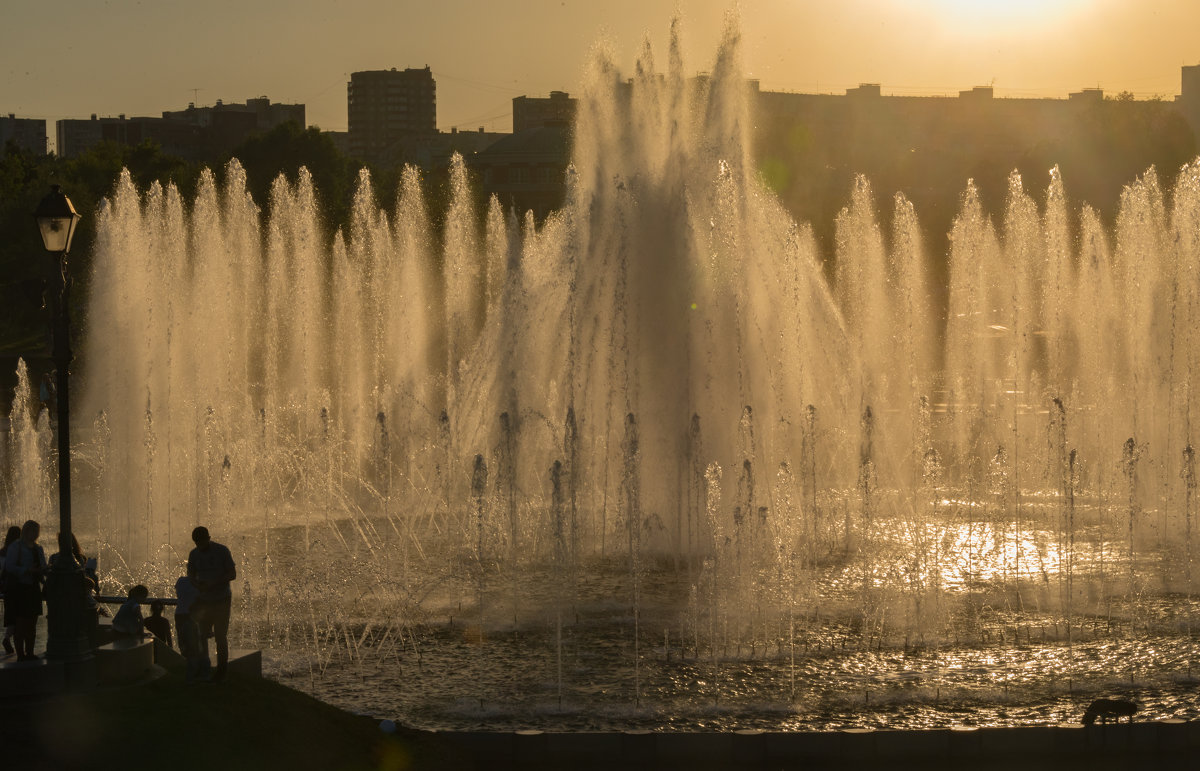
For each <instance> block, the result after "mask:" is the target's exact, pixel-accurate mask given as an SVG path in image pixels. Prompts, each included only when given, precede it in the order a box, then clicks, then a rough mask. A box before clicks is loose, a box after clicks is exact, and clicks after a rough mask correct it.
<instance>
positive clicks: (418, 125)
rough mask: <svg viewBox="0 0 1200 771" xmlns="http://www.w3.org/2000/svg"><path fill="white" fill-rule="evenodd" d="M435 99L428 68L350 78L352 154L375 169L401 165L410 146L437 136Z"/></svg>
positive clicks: (434, 88) (356, 75)
mask: <svg viewBox="0 0 1200 771" xmlns="http://www.w3.org/2000/svg"><path fill="white" fill-rule="evenodd" d="M436 94H437V89H436V86H435V84H434V82H433V73H432V72H431V71H430V69H429V66H428V65H426V66H425V68H424V69H414V68H410V69H405V70H397V69H394V68H393V69H390V70H368V71H365V72H354V73H351V74H350V82H349V83H348V84H347V112H348V118H349V140H350V142H349V144H350V154H351V155H353V156H355V157H357V158H361V159H362V160H366V161H373V162H376V163H390V162H396V161H397V160H399V159H400V158H401V157H402V156H403V154H404V147H403V145H404V144H405V143H406V142H409V141H411V140H412V139H413V138H414V137H418V136H421V135H427V134H433V133H435V132H436V131H437V99H436Z"/></svg>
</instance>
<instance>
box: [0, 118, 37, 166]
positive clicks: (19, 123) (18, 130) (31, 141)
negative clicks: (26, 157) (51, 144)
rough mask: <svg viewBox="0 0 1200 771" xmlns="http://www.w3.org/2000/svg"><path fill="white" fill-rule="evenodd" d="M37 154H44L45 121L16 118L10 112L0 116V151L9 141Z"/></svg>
mask: <svg viewBox="0 0 1200 771" xmlns="http://www.w3.org/2000/svg"><path fill="white" fill-rule="evenodd" d="M10 141H11V142H15V143H16V145H17V147H19V148H21V149H22V150H28V151H30V152H33V153H36V154H38V155H45V154H46V121H44V120H40V119H37V118H18V117H17V116H16V115H14V114H12V113H11V112H10V113H9V114H8V117H0V153H2V152H4V146H5V145H6V144H8V143H9V142H10Z"/></svg>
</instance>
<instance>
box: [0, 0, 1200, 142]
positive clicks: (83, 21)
mask: <svg viewBox="0 0 1200 771" xmlns="http://www.w3.org/2000/svg"><path fill="white" fill-rule="evenodd" d="M732 6H733V4H732V3H730V2H729V1H728V0H687V1H686V2H680V1H678V0H605V1H604V2H583V1H582V0H520V1H519V2H518V0H488V2H481V1H479V0H431V1H430V2H411V0H341V1H340V2H337V3H333V2H330V1H329V0H202V1H198V0H186V1H185V0H58V2H55V3H53V4H47V3H46V2H45V0H4V4H3V14H2V17H3V25H2V28H0V72H2V73H3V76H2V79H0V114H8V113H15V114H16V115H17V116H18V117H32V118H45V119H47V120H49V121H51V124H50V126H48V133H49V134H50V136H51V142H53V135H54V128H53V123H52V122H53V121H54V120H57V119H59V118H64V117H77V118H86V117H88V116H89V115H90V114H91V113H98V114H100V115H114V116H115V115H117V114H119V113H125V114H127V115H130V116H133V115H150V116H155V115H158V114H160V113H161V112H162V111H163V110H174V109H181V108H183V107H185V106H186V105H187V103H188V102H190V101H195V102H196V103H197V104H198V105H210V104H212V103H213V102H214V101H215V100H217V99H223V100H225V101H227V102H242V101H245V100H246V99H247V98H251V97H255V96H260V95H266V96H269V97H270V98H271V99H272V101H278V102H289V103H291V102H302V103H304V104H306V105H307V115H308V122H309V123H310V124H315V125H318V126H320V127H322V128H325V129H339V130H344V129H345V128H346V82H347V81H348V80H349V75H350V73H351V72H354V71H357V70H369V69H387V68H391V67H396V68H398V69H403V68H405V67H423V66H425V65H427V64H428V65H429V66H430V67H431V68H432V70H433V74H434V78H435V80H436V81H437V111H438V126H439V128H442V129H449V128H450V127H453V126H458V127H463V128H476V127H478V126H486V127H487V129H488V130H494V131H508V130H510V129H511V99H512V97H514V96H519V95H522V94H529V95H544V94H546V93H548V92H549V91H551V90H566V91H576V90H577V89H578V87H579V82H580V77H581V73H582V71H583V65H584V62H585V59H586V57H587V55H588V51H589V50H590V49H591V48H592V46H593V45H594V44H595V43H596V42H597V41H598V40H602V39H603V40H607V41H608V42H609V44H610V45H611V46H612V48H613V50H614V51H615V52H616V56H617V61H618V63H619V65H620V66H621V67H623V68H625V69H626V70H628V69H630V67H631V64H632V61H633V56H634V54H635V53H636V51H637V50H638V48H639V47H640V44H641V41H642V39H643V38H644V37H645V36H646V35H649V36H650V39H651V41H652V43H653V45H654V48H655V52H656V55H657V56H658V61H659V62H665V61H666V51H665V48H666V46H665V41H666V36H667V30H668V25H669V21H670V18H671V15H672V13H673V11H674V10H675V9H676V8H679V9H680V10H681V12H682V16H683V18H684V31H685V54H686V67H687V69H688V71H689V72H699V71H705V70H708V69H709V68H710V66H711V63H712V58H713V54H714V51H715V49H716V45H717V41H718V40H719V37H720V32H721V28H722V25H723V24H724V17H725V13H726V11H727V10H728V9H729V8H731V7H732ZM50 8H53V11H51V10H50ZM72 9H73V11H72ZM738 12H739V13H740V18H741V28H742V33H743V37H744V42H745V47H744V49H743V52H744V53H743V61H744V64H745V68H746V74H747V76H749V77H755V78H758V79H759V80H760V81H761V84H762V87H763V88H764V89H768V90H787V91H800V92H822V93H841V92H842V91H844V90H845V89H846V88H848V87H852V86H855V85H857V84H858V83H860V82H878V83H881V84H882V86H883V92H884V93H885V94H952V93H957V92H958V91H959V90H961V89H967V88H970V87H972V86H976V85H986V84H989V83H990V84H993V85H994V87H995V89H996V95H997V96H1045V97H1062V96H1065V95H1066V94H1067V92H1069V91H1073V90H1078V89H1080V88H1085V87H1095V86H1099V87H1102V88H1103V89H1105V91H1106V92H1108V93H1116V92H1118V91H1126V90H1127V91H1132V92H1133V93H1134V94H1136V95H1137V96H1139V97H1150V96H1154V95H1161V96H1165V97H1167V98H1170V97H1172V96H1174V95H1175V94H1177V93H1178V92H1179V67H1180V66H1181V65H1184V64H1197V63H1200V41H1198V39H1197V37H1196V30H1197V29H1200V2H1197V0H838V1H837V2H827V1H826V0H745V1H744V2H742V3H741V5H740V8H739V11H738Z"/></svg>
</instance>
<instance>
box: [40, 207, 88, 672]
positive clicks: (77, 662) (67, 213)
mask: <svg viewBox="0 0 1200 771" xmlns="http://www.w3.org/2000/svg"><path fill="white" fill-rule="evenodd" d="M33 216H34V218H35V219H36V220H37V224H38V229H39V230H41V233H42V244H43V245H44V246H45V247H46V251H47V252H50V253H51V254H55V255H57V257H58V270H57V271H56V273H57V280H56V281H55V282H54V284H53V285H51V286H49V287H47V292H46V296H47V299H48V301H49V302H48V304H49V305H50V312H51V315H52V316H53V320H52V323H53V325H54V351H53V359H54V365H55V367H56V368H57V372H58V382H57V384H56V385H57V389H58V394H57V399H56V401H57V402H58V550H59V556H58V559H57V560H56V561H55V563H54V568H53V569H52V570H51V571H50V573H49V575H48V577H47V586H46V592H47V593H46V603H47V606H48V607H47V614H46V625H47V639H46V658H48V659H52V660H60V661H63V662H66V664H67V679H68V683H71V684H76V685H80V684H87V683H88V681H89V680H94V672H95V670H94V667H93V666H92V665H91V662H92V650H91V642H90V641H89V640H88V637H87V628H86V627H85V625H84V623H83V622H84V614H85V613H86V612H87V605H86V593H87V589H86V585H85V579H84V576H83V566H82V565H78V564H76V562H75V558H74V554H73V553H72V551H71V404H70V383H69V378H70V369H71V337H70V333H71V312H70V293H71V277H70V274H69V273H68V271H67V253H68V252H70V251H71V240H72V239H73V238H74V237H75V226H76V225H77V224H78V223H79V219H80V217H79V213H78V212H76V211H75V207H74V206H73V205H72V204H71V199H70V198H67V197H66V196H65V195H63V193H62V191H61V190H60V189H59V186H58V185H53V186H52V187H51V189H50V193H49V194H47V195H46V197H45V198H43V199H42V202H41V203H39V204H38V207H37V211H35V212H34V214H33Z"/></svg>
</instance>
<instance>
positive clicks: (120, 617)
mask: <svg viewBox="0 0 1200 771" xmlns="http://www.w3.org/2000/svg"><path fill="white" fill-rule="evenodd" d="M149 596H150V590H149V589H147V588H146V587H144V586H142V585H141V584H138V585H137V586H135V587H133V588H132V589H130V590H129V599H127V600H126V601H125V604H124V605H122V606H121V609H120V610H118V611H117V615H115V616H113V622H112V628H113V633H114V634H116V635H117V636H118V637H137V638H141V637H142V636H143V635H145V633H146V624H145V621H143V619H142V600H144V599H146V598H147V597H149Z"/></svg>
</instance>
